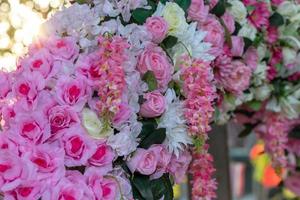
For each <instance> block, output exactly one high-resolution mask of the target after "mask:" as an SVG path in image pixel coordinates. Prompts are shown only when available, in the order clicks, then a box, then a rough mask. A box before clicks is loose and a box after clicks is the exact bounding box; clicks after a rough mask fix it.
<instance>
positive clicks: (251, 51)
mask: <svg viewBox="0 0 300 200" xmlns="http://www.w3.org/2000/svg"><path fill="white" fill-rule="evenodd" d="M244 61H245V63H246V65H247V66H249V67H250V68H251V69H252V71H255V70H256V67H257V64H258V53H257V50H256V49H255V48H254V47H249V48H248V49H247V51H246V53H245V54H244Z"/></svg>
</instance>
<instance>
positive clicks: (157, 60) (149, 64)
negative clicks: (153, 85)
mask: <svg viewBox="0 0 300 200" xmlns="http://www.w3.org/2000/svg"><path fill="white" fill-rule="evenodd" d="M137 67H138V70H139V71H140V73H141V74H142V75H143V74H145V73H146V72H147V71H152V72H153V73H154V76H155V78H156V80H157V82H158V89H159V90H160V91H165V90H166V88H167V86H168V83H169V82H170V80H171V76H172V74H173V66H172V65H171V63H170V60H169V59H168V57H167V55H166V53H165V51H164V50H163V49H162V48H160V47H159V46H156V45H154V44H150V45H148V46H147V47H146V49H145V50H144V51H143V52H142V53H141V55H140V58H139V62H138V66H137Z"/></svg>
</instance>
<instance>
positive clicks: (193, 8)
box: [188, 0, 209, 22]
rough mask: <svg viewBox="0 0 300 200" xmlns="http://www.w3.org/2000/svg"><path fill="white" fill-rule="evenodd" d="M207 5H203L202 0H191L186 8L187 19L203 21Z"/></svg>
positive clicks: (206, 12) (205, 16) (207, 9)
mask: <svg viewBox="0 0 300 200" xmlns="http://www.w3.org/2000/svg"><path fill="white" fill-rule="evenodd" d="M208 12H209V6H206V5H204V1H203V0H192V2H191V5H190V7H189V10H188V19H190V20H194V21H197V22H204V21H205V20H206V18H207V16H208Z"/></svg>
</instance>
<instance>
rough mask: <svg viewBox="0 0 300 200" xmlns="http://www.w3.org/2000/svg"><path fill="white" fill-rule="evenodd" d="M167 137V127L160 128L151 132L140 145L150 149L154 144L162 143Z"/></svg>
mask: <svg viewBox="0 0 300 200" xmlns="http://www.w3.org/2000/svg"><path fill="white" fill-rule="evenodd" d="M165 139H166V129H165V128H159V129H155V130H154V131H153V132H151V133H149V134H148V135H147V136H146V137H145V138H144V139H143V140H142V141H141V143H140V145H139V147H142V148H144V149H148V148H149V147H150V146H151V145H152V144H161V143H163V141H164V140H165Z"/></svg>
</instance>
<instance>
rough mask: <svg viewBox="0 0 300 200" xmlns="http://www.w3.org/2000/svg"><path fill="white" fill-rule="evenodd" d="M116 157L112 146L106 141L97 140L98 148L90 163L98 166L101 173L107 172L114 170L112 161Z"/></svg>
mask: <svg viewBox="0 0 300 200" xmlns="http://www.w3.org/2000/svg"><path fill="white" fill-rule="evenodd" d="M114 158H115V154H114V152H113V150H112V148H111V147H110V146H108V145H107V144H106V143H105V142H104V141H99V142H97V148H96V149H95V151H94V152H93V154H92V156H91V157H90V158H89V160H88V162H89V164H90V165H93V166H96V167H97V170H98V171H99V172H100V171H101V174H106V173H107V172H109V171H111V170H112V163H113V160H114Z"/></svg>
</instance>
